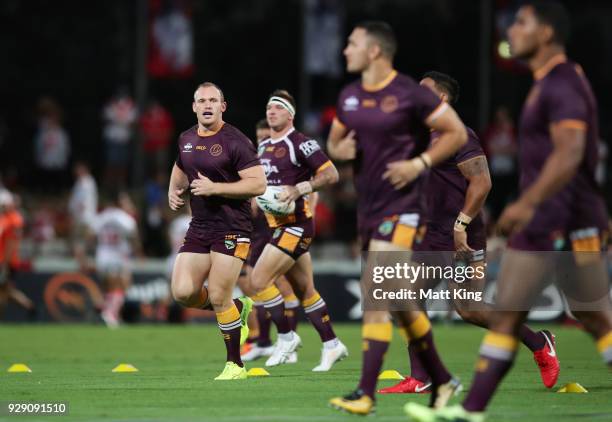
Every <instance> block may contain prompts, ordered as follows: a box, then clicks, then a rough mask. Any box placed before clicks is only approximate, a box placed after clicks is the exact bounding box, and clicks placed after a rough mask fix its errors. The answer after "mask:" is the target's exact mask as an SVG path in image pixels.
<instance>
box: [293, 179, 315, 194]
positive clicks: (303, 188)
mask: <svg viewBox="0 0 612 422" xmlns="http://www.w3.org/2000/svg"><path fill="white" fill-rule="evenodd" d="M295 187H296V189H297V190H298V192H299V193H300V195H308V194H309V193H312V190H313V189H312V184H311V183H310V182H308V181H306V182H300V183H298V184H297V185H295Z"/></svg>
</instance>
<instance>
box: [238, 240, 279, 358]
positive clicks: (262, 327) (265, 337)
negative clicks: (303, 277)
mask: <svg viewBox="0 0 612 422" xmlns="http://www.w3.org/2000/svg"><path fill="white" fill-rule="evenodd" d="M251 253H253V251H251ZM249 259H250V258H249ZM246 273H247V280H248V283H249V288H248V290H249V292H250V294H253V296H251V297H255V296H256V295H255V294H254V291H253V290H252V282H251V279H252V273H253V267H252V266H251V265H247V266H246ZM253 310H254V312H252V313H251V314H250V315H249V317H253V318H254V319H256V321H257V327H258V335H257V339H256V341H255V343H254V344H253V346H252V347H251V348H250V349H249V350H248V351H245V352H244V353H241V357H242V360H243V361H245V362H250V361H253V360H256V359H259V358H260V357H268V356H270V355H271V354H272V352H273V351H274V346H273V345H272V340H271V338H270V328H271V326H272V319H271V317H270V314H269V313H268V311H267V310H266V308H265V307H264V304H263V302H258V301H255V302H254V303H253ZM250 323H251V322H250V319H249V325H250Z"/></svg>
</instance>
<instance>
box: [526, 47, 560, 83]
mask: <svg viewBox="0 0 612 422" xmlns="http://www.w3.org/2000/svg"><path fill="white" fill-rule="evenodd" d="M566 61H567V56H566V55H565V54H563V53H560V54H555V55H554V56H552V57H551V58H550V59H548V61H547V62H546V63H544V65H543V66H542V67H540V68H539V69H538V70H536V71H535V72H533V79H535V80H536V81H539V80H541V79H544V77H545V76H546V75H548V74H549V73H550V71H551V70H553V69H554V68H555V67H556V66H557V65H558V64H561V63H565V62H566Z"/></svg>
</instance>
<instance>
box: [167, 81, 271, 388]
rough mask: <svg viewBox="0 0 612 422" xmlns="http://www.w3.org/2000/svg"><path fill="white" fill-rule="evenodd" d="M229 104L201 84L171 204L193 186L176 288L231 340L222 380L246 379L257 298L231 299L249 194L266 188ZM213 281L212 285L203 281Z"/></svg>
mask: <svg viewBox="0 0 612 422" xmlns="http://www.w3.org/2000/svg"><path fill="white" fill-rule="evenodd" d="M226 108H227V103H226V102H225V98H224V96H223V92H222V91H221V89H220V88H219V87H218V86H217V85H215V84H213V83H211V82H205V83H203V84H201V85H199V86H198V87H197V89H196V91H195V93H194V99H193V104H192V110H193V112H194V113H195V115H196V118H197V125H195V126H193V127H192V128H191V129H188V130H186V131H185V132H183V133H182V134H181V135H180V137H179V142H178V148H179V153H178V157H177V159H176V163H175V164H174V166H173V168H172V174H171V176H170V186H169V190H168V202H169V204H170V208H171V209H172V210H175V211H176V210H178V209H179V208H181V207H182V206H183V205H184V204H185V201H184V200H183V199H182V196H183V194H185V193H186V192H187V190H188V189H189V194H190V195H189V196H190V206H191V214H192V219H191V223H190V224H189V230H188V231H187V235H186V236H185V242H184V243H183V246H182V247H181V249H180V251H179V253H178V255H177V257H176V261H175V264H174V271H173V273H172V283H171V290H172V295H173V297H174V299H175V300H176V301H177V302H178V303H180V304H181V305H183V306H186V307H191V308H197V309H214V311H215V314H216V316H217V323H218V324H219V329H220V330H221V334H222V335H223V339H224V341H225V347H226V350H227V362H226V365H225V368H224V370H223V372H222V373H221V374H220V375H219V376H217V377H216V378H215V379H216V380H234V379H246V377H247V374H246V369H245V368H244V365H243V363H242V360H241V359H240V339H241V331H243V333H242V336H243V337H244V338H246V335H245V334H246V333H245V332H244V330H241V327H243V326H244V327H245V328H246V318H247V315H248V313H249V312H250V310H251V305H252V302H251V300H250V299H248V298H245V299H240V300H238V299H236V300H232V291H233V289H234V286H235V285H236V280H238V277H239V275H240V270H241V268H242V264H243V261H244V260H245V259H246V257H247V255H248V252H249V245H250V239H249V236H250V234H251V229H252V224H251V211H250V202H249V198H251V197H253V196H256V195H261V194H262V193H264V191H265V187H266V179H265V174H264V172H263V169H262V167H261V165H260V164H259V161H258V159H257V154H256V151H255V147H254V146H253V144H252V143H251V141H250V140H249V139H248V138H247V137H246V136H245V135H244V134H242V132H240V131H239V130H238V129H236V128H235V127H234V126H232V125H230V124H229V123H226V122H224V121H223V113H224V112H225V110H226ZM207 279H208V287H204V280H207Z"/></svg>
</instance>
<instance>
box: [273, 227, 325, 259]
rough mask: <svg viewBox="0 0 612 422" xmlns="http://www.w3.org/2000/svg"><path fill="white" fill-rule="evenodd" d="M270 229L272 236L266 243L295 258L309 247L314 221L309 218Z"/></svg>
mask: <svg viewBox="0 0 612 422" xmlns="http://www.w3.org/2000/svg"><path fill="white" fill-rule="evenodd" d="M271 231H272V237H271V238H270V239H269V241H268V243H270V244H271V245H274V246H276V247H277V248H278V249H280V250H281V251H283V252H285V253H286V254H287V255H289V256H290V257H291V258H293V259H295V260H297V259H298V258H299V257H300V256H302V255H303V254H305V253H306V252H308V250H309V249H310V244H311V243H312V238H313V236H314V221H313V219H312V218H310V219H308V220H306V221H303V222H299V223H293V225H287V226H281V227H277V228H275V229H271Z"/></svg>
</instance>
